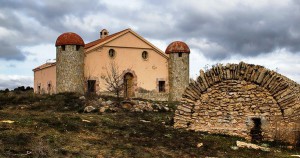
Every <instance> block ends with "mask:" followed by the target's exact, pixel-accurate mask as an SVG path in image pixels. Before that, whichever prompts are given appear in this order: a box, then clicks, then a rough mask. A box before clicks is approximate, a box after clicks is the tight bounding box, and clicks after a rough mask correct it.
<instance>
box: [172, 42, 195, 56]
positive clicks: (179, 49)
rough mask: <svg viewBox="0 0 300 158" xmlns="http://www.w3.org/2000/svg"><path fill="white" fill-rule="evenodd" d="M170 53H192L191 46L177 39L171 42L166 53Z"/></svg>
mask: <svg viewBox="0 0 300 158" xmlns="http://www.w3.org/2000/svg"><path fill="white" fill-rule="evenodd" d="M170 53H190V48H189V47H188V45H187V44H186V43H184V42H181V41H175V42H172V43H171V44H169V46H168V47H167V49H166V54H170Z"/></svg>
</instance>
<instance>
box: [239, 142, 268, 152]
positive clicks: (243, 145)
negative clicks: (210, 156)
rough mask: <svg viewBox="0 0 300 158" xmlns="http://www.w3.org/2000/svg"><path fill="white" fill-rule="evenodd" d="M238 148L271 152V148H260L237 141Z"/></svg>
mask: <svg viewBox="0 0 300 158" xmlns="http://www.w3.org/2000/svg"><path fill="white" fill-rule="evenodd" d="M236 146H237V147H239V148H249V149H256V150H262V151H270V148H267V147H263V146H259V145H256V144H252V143H246V142H242V141H236Z"/></svg>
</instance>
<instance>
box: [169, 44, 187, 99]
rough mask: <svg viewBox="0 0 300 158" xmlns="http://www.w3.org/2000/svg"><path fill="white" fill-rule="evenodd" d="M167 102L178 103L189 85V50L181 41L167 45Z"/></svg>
mask: <svg viewBox="0 0 300 158" xmlns="http://www.w3.org/2000/svg"><path fill="white" fill-rule="evenodd" d="M166 54H169V87H170V91H169V101H179V100H180V98H181V96H182V94H183V92H184V90H185V88H186V87H187V86H188V85H189V77H190V76H189V54H190V48H189V47H188V46H187V44H185V43H184V42H181V41H175V42H172V43H171V44H169V46H168V47H167V49H166Z"/></svg>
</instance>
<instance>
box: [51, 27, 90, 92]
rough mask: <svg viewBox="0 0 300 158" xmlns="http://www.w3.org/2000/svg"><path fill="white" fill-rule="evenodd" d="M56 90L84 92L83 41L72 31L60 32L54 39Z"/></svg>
mask: <svg viewBox="0 0 300 158" xmlns="http://www.w3.org/2000/svg"><path fill="white" fill-rule="evenodd" d="M55 46H56V60H57V61H56V75H57V78H56V88H57V92H58V93H61V92H77V93H81V94H83V93H84V71H83V66H84V42H83V40H82V38H81V37H80V36H79V35H77V34H75V33H72V32H67V33H63V34H61V35H60V36H59V37H58V38H57V40H56V44H55Z"/></svg>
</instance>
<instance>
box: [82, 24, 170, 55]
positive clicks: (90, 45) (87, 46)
mask: <svg viewBox="0 0 300 158" xmlns="http://www.w3.org/2000/svg"><path fill="white" fill-rule="evenodd" d="M128 32H130V33H132V34H133V35H135V36H136V37H137V38H139V39H140V40H142V41H143V42H145V43H146V44H148V45H149V46H151V47H152V48H153V49H154V50H155V51H156V52H157V53H158V54H160V55H161V56H163V57H164V58H166V59H168V58H169V57H168V55H166V54H165V53H164V52H163V51H161V50H160V49H159V48H157V47H156V46H154V45H153V44H152V43H150V42H149V41H147V40H146V39H144V38H143V37H142V36H140V35H139V34H137V33H136V32H134V31H132V30H131V29H130V28H128V29H125V30H122V31H120V32H117V33H114V34H112V35H109V36H107V37H105V38H102V39H98V40H95V41H93V42H90V43H87V44H85V47H84V48H85V50H86V53H87V49H90V48H93V47H94V48H96V47H99V46H102V45H104V44H106V43H108V42H110V41H112V40H114V39H116V38H118V37H121V36H122V35H124V34H126V33H128ZM89 51H90V50H88V52H89Z"/></svg>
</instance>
